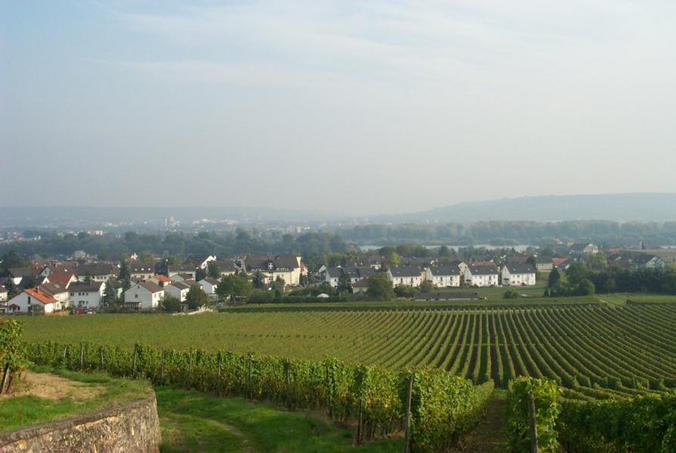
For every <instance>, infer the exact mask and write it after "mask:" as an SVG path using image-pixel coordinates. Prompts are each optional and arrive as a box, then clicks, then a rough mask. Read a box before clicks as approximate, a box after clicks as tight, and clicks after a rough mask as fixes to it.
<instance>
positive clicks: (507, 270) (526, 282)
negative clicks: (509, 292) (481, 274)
mask: <svg viewBox="0 0 676 453" xmlns="http://www.w3.org/2000/svg"><path fill="white" fill-rule="evenodd" d="M501 278H502V285H503V286H535V280H536V273H535V268H534V267H533V266H531V265H530V264H528V263H506V264H505V265H504V266H502V272H501Z"/></svg>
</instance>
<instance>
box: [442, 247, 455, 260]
mask: <svg viewBox="0 0 676 453" xmlns="http://www.w3.org/2000/svg"><path fill="white" fill-rule="evenodd" d="M451 256H453V254H452V253H451V249H449V248H448V247H447V246H445V245H442V246H441V247H439V258H449V257H451Z"/></svg>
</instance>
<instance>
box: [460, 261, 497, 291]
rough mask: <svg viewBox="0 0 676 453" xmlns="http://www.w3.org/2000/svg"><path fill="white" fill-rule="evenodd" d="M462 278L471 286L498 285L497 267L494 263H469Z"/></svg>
mask: <svg viewBox="0 0 676 453" xmlns="http://www.w3.org/2000/svg"><path fill="white" fill-rule="evenodd" d="M464 279H465V282H466V283H467V284H469V285H471V286H479V287H481V286H498V268H497V266H495V265H494V264H481V265H470V266H468V267H467V268H466V270H465V274H464Z"/></svg>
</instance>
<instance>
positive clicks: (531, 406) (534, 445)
mask: <svg viewBox="0 0 676 453" xmlns="http://www.w3.org/2000/svg"><path fill="white" fill-rule="evenodd" d="M528 419H529V422H530V451H531V453H538V430H537V425H536V419H535V397H534V396H533V393H532V392H531V393H529V394H528Z"/></svg>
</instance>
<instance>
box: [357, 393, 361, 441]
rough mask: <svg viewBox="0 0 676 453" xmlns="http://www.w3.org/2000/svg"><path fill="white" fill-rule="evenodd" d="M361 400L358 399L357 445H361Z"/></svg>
mask: <svg viewBox="0 0 676 453" xmlns="http://www.w3.org/2000/svg"><path fill="white" fill-rule="evenodd" d="M361 418H362V417H361V398H360V399H359V413H358V414H357V445H359V444H360V443H361Z"/></svg>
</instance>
